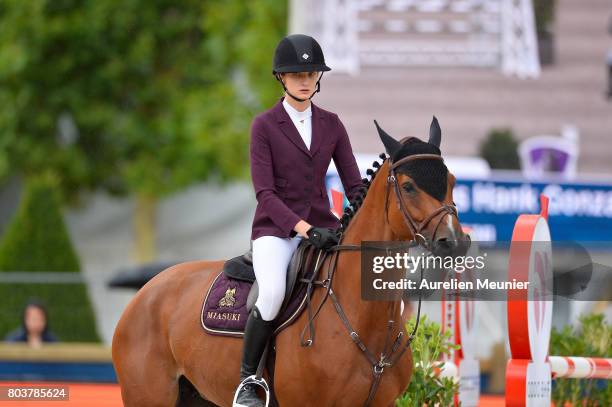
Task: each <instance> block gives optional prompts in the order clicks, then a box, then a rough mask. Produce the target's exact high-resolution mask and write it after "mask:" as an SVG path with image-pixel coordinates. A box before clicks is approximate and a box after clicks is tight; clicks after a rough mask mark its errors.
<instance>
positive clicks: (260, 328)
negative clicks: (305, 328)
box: [234, 306, 274, 407]
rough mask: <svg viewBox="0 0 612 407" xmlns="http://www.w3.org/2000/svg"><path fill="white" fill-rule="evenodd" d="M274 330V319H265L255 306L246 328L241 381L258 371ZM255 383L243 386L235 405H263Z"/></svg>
mask: <svg viewBox="0 0 612 407" xmlns="http://www.w3.org/2000/svg"><path fill="white" fill-rule="evenodd" d="M273 332H274V327H273V324H272V321H264V320H263V319H262V318H261V314H260V313H259V310H258V309H257V307H255V306H254V307H253V309H252V310H251V314H250V315H249V319H248V320H247V323H246V327H245V330H244V342H243V347H242V363H241V364H240V382H242V381H243V380H244V379H246V378H247V377H249V376H252V375H254V374H255V373H256V372H257V366H258V365H259V361H260V360H261V356H262V354H263V351H264V349H265V348H266V344H267V343H268V340H269V339H270V336H271V335H272V333H273ZM255 387H256V386H255V385H252V384H248V385H246V386H244V387H243V388H242V390H241V391H240V394H238V398H237V399H236V404H234V406H235V407H238V406H240V407H242V406H244V407H263V406H264V405H265V402H264V401H262V400H261V399H260V398H259V397H258V396H257V393H256V392H255Z"/></svg>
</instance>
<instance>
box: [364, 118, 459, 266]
mask: <svg viewBox="0 0 612 407" xmlns="http://www.w3.org/2000/svg"><path fill="white" fill-rule="evenodd" d="M374 122H375V123H376V121H374ZM376 128H377V129H378V134H379V135H380V138H381V140H382V142H383V144H384V145H385V149H386V151H387V154H388V155H389V160H388V161H387V163H386V164H387V165H388V167H387V170H388V177H387V186H386V191H387V192H386V196H385V199H386V203H385V210H386V212H387V213H386V217H387V220H388V222H389V225H390V227H391V229H392V231H393V233H394V234H395V235H396V236H398V237H399V238H400V239H402V240H404V239H405V240H412V239H415V240H416V241H417V242H419V243H420V244H421V245H423V246H424V247H426V248H427V249H429V250H430V251H432V252H433V253H434V254H436V255H440V256H446V255H452V256H460V255H464V254H465V253H466V252H467V249H468V248H469V237H468V236H467V235H465V234H464V233H463V230H462V229H461V225H460V224H459V219H458V217H457V209H456V208H455V204H454V202H453V187H454V186H455V177H454V176H453V174H451V173H450V172H449V171H448V169H447V168H446V165H444V160H443V159H442V156H441V152H440V142H441V139H442V134H441V130H440V126H439V124H438V120H437V119H436V118H435V117H434V118H433V120H432V122H431V127H430V130H429V141H427V142H424V141H422V140H419V139H418V138H415V137H411V138H405V139H402V141H397V140H395V139H394V138H393V137H391V136H390V135H388V134H387V133H386V132H385V131H384V130H383V129H381V128H380V126H378V123H376ZM382 169H384V168H381V170H382Z"/></svg>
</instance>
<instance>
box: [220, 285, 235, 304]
mask: <svg viewBox="0 0 612 407" xmlns="http://www.w3.org/2000/svg"><path fill="white" fill-rule="evenodd" d="M234 294H236V287H234V288H228V289H227V291H225V297H223V298H221V299H220V300H219V306H220V307H233V306H234V304H235V303H236V298H235V297H234Z"/></svg>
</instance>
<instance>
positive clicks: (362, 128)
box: [289, 0, 612, 173]
mask: <svg viewBox="0 0 612 407" xmlns="http://www.w3.org/2000/svg"><path fill="white" fill-rule="evenodd" d="M556 3H557V4H556V13H555V21H554V34H555V50H556V56H555V63H554V64H553V65H549V66H544V67H541V66H540V63H539V59H538V54H537V40H536V36H535V28H534V21H533V19H534V17H533V11H532V4H531V0H292V1H291V7H290V23H289V31H290V32H303V33H308V34H311V35H313V36H314V37H315V38H317V39H318V40H319V41H320V42H321V44H322V46H323V49H324V52H325V55H326V58H327V59H328V64H329V65H330V66H331V67H332V72H330V74H326V76H325V78H324V79H323V83H322V92H321V94H320V95H317V96H316V99H315V103H318V104H319V105H320V106H322V107H324V108H328V109H330V110H332V111H335V112H337V113H339V115H340V116H341V118H342V119H343V122H344V124H345V125H346V127H347V130H348V131H349V134H350V136H351V141H352V143H353V147H354V149H355V150H356V151H357V152H363V153H375V152H379V150H381V146H380V142H379V140H378V139H377V137H376V133H375V131H374V127H373V124H372V119H374V118H376V119H377V120H379V122H380V123H381V124H382V125H383V126H384V127H385V128H386V129H387V130H388V131H389V132H390V134H392V135H394V136H396V137H398V138H399V137H404V136H420V137H424V136H425V135H426V131H427V126H428V124H429V122H430V121H431V116H432V115H434V114H435V115H436V116H437V117H438V118H439V119H440V124H441V126H442V129H443V132H444V134H445V135H446V137H443V146H442V147H443V150H444V151H445V153H446V154H451V155H475V154H477V153H478V149H479V144H480V142H481V141H482V139H484V138H485V137H486V135H487V133H488V132H489V131H490V130H491V129H493V128H503V127H510V128H512V129H513V130H514V133H515V135H516V136H517V138H519V139H525V138H529V137H533V136H541V135H559V134H560V133H561V129H562V128H563V127H564V126H567V125H570V126H573V127H575V128H576V129H577V133H578V134H579V147H580V157H579V159H578V171H579V173H584V172H610V171H612V160H610V159H609V158H608V156H609V151H610V149H609V142H608V139H609V137H610V132H611V131H612V130H611V129H612V103H610V102H609V101H608V100H607V99H606V97H605V92H606V87H607V84H606V81H607V77H606V75H607V70H606V69H607V68H606V65H605V58H606V54H607V53H608V50H609V49H610V48H612V37H610V36H609V35H608V33H607V25H608V20H609V18H610V17H611V13H612V9H610V4H609V0H583V1H579V2H576V1H572V0H557V2H556Z"/></svg>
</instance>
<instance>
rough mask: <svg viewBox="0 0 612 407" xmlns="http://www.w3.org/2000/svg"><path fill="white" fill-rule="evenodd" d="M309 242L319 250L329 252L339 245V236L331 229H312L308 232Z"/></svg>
mask: <svg viewBox="0 0 612 407" xmlns="http://www.w3.org/2000/svg"><path fill="white" fill-rule="evenodd" d="M306 234H307V235H308V241H310V243H312V245H313V246H314V247H316V248H317V249H323V250H327V249H329V248H330V247H332V246H335V245H337V244H338V235H336V231H335V230H334V229H330V228H317V227H314V226H313V227H311V228H310V229H308V232H306Z"/></svg>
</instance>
